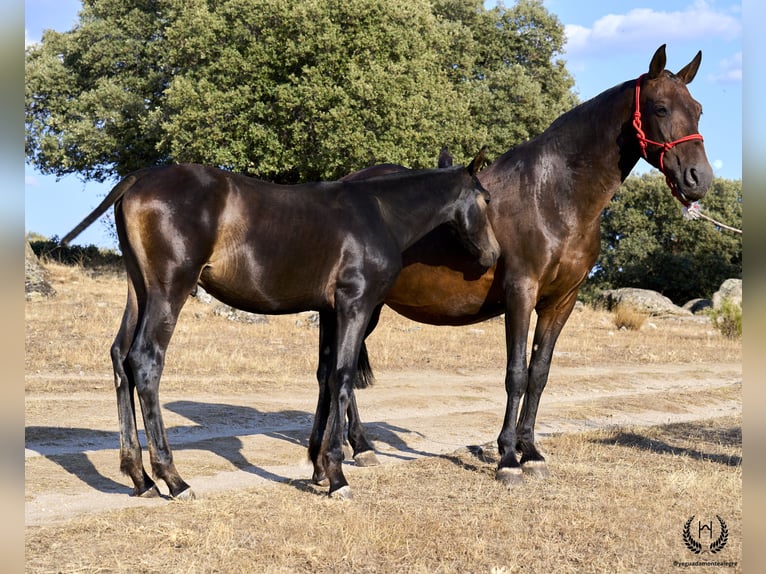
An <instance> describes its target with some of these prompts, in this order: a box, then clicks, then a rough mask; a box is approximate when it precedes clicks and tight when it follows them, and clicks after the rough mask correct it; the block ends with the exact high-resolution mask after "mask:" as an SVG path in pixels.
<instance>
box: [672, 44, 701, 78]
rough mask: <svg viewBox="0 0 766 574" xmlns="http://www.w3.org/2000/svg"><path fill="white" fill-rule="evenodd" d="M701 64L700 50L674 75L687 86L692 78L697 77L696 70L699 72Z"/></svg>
mask: <svg viewBox="0 0 766 574" xmlns="http://www.w3.org/2000/svg"><path fill="white" fill-rule="evenodd" d="M701 63H702V50H700V51H699V52H697V55H696V56H694V59H693V60H692V61H691V62H689V63H688V64H686V65H685V66H684V67H683V68H681V70H680V71H679V72H678V73H677V74H676V76H678V77H679V78H680V79H681V80H683V82H684V84H689V83H691V81H692V80H693V79H694V76H696V75H697V70H699V67H700V64H701Z"/></svg>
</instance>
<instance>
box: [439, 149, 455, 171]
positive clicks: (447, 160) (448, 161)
mask: <svg viewBox="0 0 766 574" xmlns="http://www.w3.org/2000/svg"><path fill="white" fill-rule="evenodd" d="M437 165H438V166H439V169H442V168H445V167H450V166H452V155H451V154H450V152H449V150H448V149H447V146H446V145H445V146H444V147H443V148H442V151H441V152H440V153H439V163H438V164H437Z"/></svg>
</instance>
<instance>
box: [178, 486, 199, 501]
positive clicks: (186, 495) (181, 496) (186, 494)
mask: <svg viewBox="0 0 766 574" xmlns="http://www.w3.org/2000/svg"><path fill="white" fill-rule="evenodd" d="M195 498H197V497H196V495H195V494H194V491H193V490H192V489H191V487H189V488H186V489H185V490H182V491H181V492H179V493H178V494H176V495H175V496H173V499H174V500H184V501H186V500H194V499H195Z"/></svg>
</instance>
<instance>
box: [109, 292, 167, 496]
mask: <svg viewBox="0 0 766 574" xmlns="http://www.w3.org/2000/svg"><path fill="white" fill-rule="evenodd" d="M137 320H138V302H137V300H136V293H135V290H134V288H133V284H132V283H131V282H130V281H129V282H128V302H127V304H126V306H125V313H124V314H123V316H122V323H121V324H120V330H119V331H118V333H117V337H116V338H115V340H114V343H113V344H112V349H111V356H112V365H113V367H114V385H115V389H116V391H117V414H118V420H119V425H120V470H121V471H122V472H123V473H124V474H126V475H128V476H129V477H130V478H131V480H132V481H133V495H134V496H144V497H150V496H158V495H159V491H158V490H157V487H156V485H155V484H154V481H153V480H152V479H151V478H150V477H149V475H148V474H147V473H146V471H145V470H144V465H143V462H142V459H141V444H140V443H139V440H138V429H137V426H136V405H135V398H134V389H135V382H134V381H133V377H132V375H131V374H130V372H129V371H130V369H129V368H127V365H126V364H125V358H126V357H127V355H128V350H129V349H130V345H131V343H132V341H133V335H134V333H135V329H136V322H137Z"/></svg>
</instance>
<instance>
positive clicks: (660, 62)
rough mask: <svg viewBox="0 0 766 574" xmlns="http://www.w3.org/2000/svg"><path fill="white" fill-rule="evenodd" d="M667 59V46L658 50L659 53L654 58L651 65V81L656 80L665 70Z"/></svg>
mask: <svg viewBox="0 0 766 574" xmlns="http://www.w3.org/2000/svg"><path fill="white" fill-rule="evenodd" d="M666 61H667V57H666V56H665V44H663V45H662V46H660V47H659V48H657V51H656V52H655V53H654V56H652V62H651V63H650V64H649V74H648V76H649V79H652V78H656V77H657V76H659V75H660V74H661V73H662V70H664V69H665V62H666Z"/></svg>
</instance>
